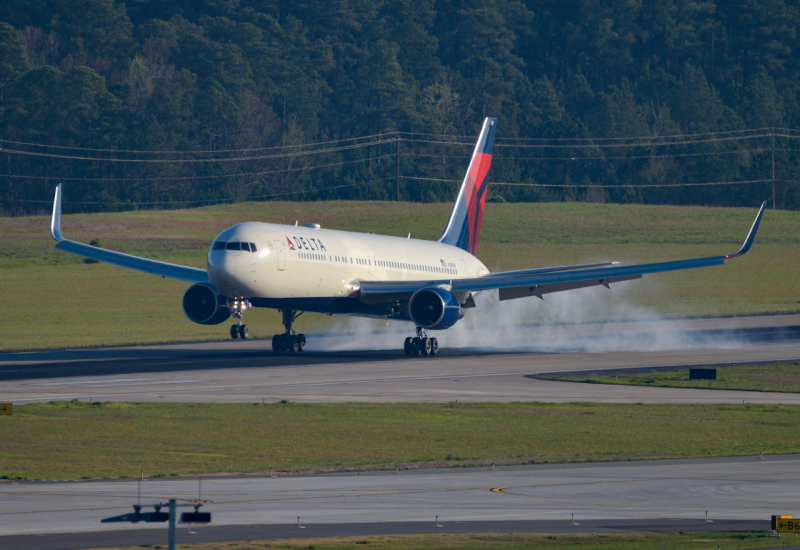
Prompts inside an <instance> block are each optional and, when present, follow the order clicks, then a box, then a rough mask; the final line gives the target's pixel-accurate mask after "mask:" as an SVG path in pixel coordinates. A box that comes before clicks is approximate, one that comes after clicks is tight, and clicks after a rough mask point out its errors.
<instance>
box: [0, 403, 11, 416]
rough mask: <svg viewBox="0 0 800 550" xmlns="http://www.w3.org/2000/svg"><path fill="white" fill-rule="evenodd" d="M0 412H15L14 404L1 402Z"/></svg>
mask: <svg viewBox="0 0 800 550" xmlns="http://www.w3.org/2000/svg"><path fill="white" fill-rule="evenodd" d="M0 414H14V404H13V403H0Z"/></svg>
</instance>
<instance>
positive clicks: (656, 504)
mask: <svg viewBox="0 0 800 550" xmlns="http://www.w3.org/2000/svg"><path fill="white" fill-rule="evenodd" d="M798 483H800V456H797V455H787V456H774V457H765V458H764V459H759V458H758V457H742V458H728V459H725V458H720V459H693V460H663V461H642V462H616V463H602V464H572V465H539V466H516V467H503V468H497V469H496V470H492V469H491V468H471V469H445V470H422V471H420V470H414V471H401V472H400V473H399V474H395V473H394V472H371V473H361V474H336V475H314V476H286V477H275V478H270V477H245V478H242V477H235V478H231V477H228V478H206V479H204V480H203V481H202V498H203V499H205V500H209V501H211V502H210V503H209V504H207V505H206V506H204V508H203V510H204V511H208V512H211V514H212V525H213V526H215V528H222V527H223V526H234V525H241V526H245V525H246V526H250V527H248V528H247V530H245V529H244V528H242V529H240V530H239V531H238V534H236V533H237V532H236V531H235V530H228V533H229V534H228V535H227V536H231V533H233V534H234V536H233V537H232V538H229V539H226V540H237V539H238V540H242V538H245V539H247V538H255V537H253V536H251V535H254V534H255V532H256V531H255V529H260V531H259V532H260V533H262V536H264V534H266V535H269V534H270V533H271V534H272V536H267V538H276V537H277V533H283V535H282V536H292V533H291V532H288V533H287V531H289V529H290V526H295V527H294V529H296V525H297V520H298V517H299V518H300V523H301V525H302V526H303V527H304V528H305V529H304V531H303V532H302V535H301V536H306V537H313V536H326V534H329V533H331V532H335V533H338V534H340V535H341V534H348V533H349V534H359V533H373V534H381V533H383V534H386V533H392V532H406V533H419V532H423V533H424V532H464V530H465V529H468V530H469V531H468V532H470V531H472V532H474V531H479V532H487V531H489V532H491V531H504V530H508V529H511V530H513V531H516V532H530V531H537V530H538V531H540V532H541V531H545V532H576V531H577V532H580V531H584V532H585V531H587V530H588V531H591V532H598V531H601V532H602V531H605V532H614V531H616V532H631V531H659V530H662V531H663V530H672V531H706V530H736V529H759V530H767V529H768V528H769V527H768V526H769V524H768V521H769V518H770V516H771V515H772V514H781V513H797V509H796V507H797V499H796V490H795V488H796V487H797V485H798ZM137 484H138V482H137V481H93V482H21V483H19V484H15V485H11V484H4V485H0V494H2V498H1V499H0V517H1V518H2V520H0V535H2V536H11V535H23V534H35V535H43V534H48V533H90V532H95V531H120V530H125V531H130V530H141V531H142V534H141V537H142V538H140V539H138V542H137V538H136V536H134V535H132V534H130V533H128V534H122V535H120V539H115V540H124V541H129V542H130V541H134V542H135V543H136V544H141V543H142V542H144V541H145V540H148V541H152V540H153V536H160V537H161V538H163V537H164V535H165V531H164V530H163V529H162V530H161V534H160V535H159V533H158V532H155V533H153V532H152V531H153V528H154V527H156V526H154V525H153V524H130V523H106V524H102V523H100V520H101V519H102V518H105V517H110V516H116V515H120V514H125V513H129V512H131V511H132V508H131V506H132V505H133V504H135V503H136V499H137ZM198 489H199V487H198V481H197V480H195V479H175V480H169V479H166V480H148V481H145V482H144V483H142V489H141V490H142V497H141V498H142V503H143V504H150V503H155V502H164V501H166V500H167V499H169V498H176V499H179V501H180V502H182V503H186V502H188V501H189V500H191V499H196V498H198V496H199V494H198ZM706 511H708V519H709V520H711V522H710V523H707V522H706V521H705V519H706V516H705V514H706ZM572 514H574V518H575V522H576V523H577V525H573V524H572V523H571V521H572ZM437 515H438V516H439V521H440V523H441V524H442V525H443V526H444V527H442V528H439V529H437V528H436V527H435V518H436V516H437ZM462 522H466V523H462ZM753 522H756V523H753ZM715 523H719V525H715ZM269 526H272V527H271V528H270V527H269ZM365 526H366V527H365ZM205 529H211V528H210V527H209V528H205V527H197V528H195V529H194V530H195V531H203V530H205ZM251 529H254V531H252V532H251V531H250V530H251ZM183 531H186V528H185V527H184V529H183ZM209 532H210V533H213V531H209ZM93 536H94V535H90V534H85V535H80V536H78V535H76V536H75V537H72V538H71V539H70V540H72V539H73V538H74V539H77V540H78V543H80V544H82V545H83V546H76V547H91V546H92V544H91V543H92V540H93ZM103 536H106V535H99V536H98V537H100V538H102V537H103ZM294 536H298V535H294ZM107 539H108V537H107V536H106V539H104V540H107ZM11 540H12V539H10V538H0V546H2V547H3V548H11V547H12V546H9V545H7V544H4V541H6V542H9V541H11ZM13 540H17V541H21V540H28V541H34V540H39V541H41V540H44V539H42V538H37V539H33V538H28V537H24V539H23V538H18V539H13ZM60 540H61V539H60ZM181 540H183V541H192V542H197V541H198V540H197V539H194V538H192V537H191V536H189V535H188V534H187V535H186V536H183V537H182V539H181ZM156 543H161V544H163V540H162V541H160V542H159V541H156ZM76 544H77V543H76ZM118 544H121V542H116V543H115V545H118ZM26 548H31V546H26Z"/></svg>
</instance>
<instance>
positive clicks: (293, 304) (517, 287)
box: [50, 118, 767, 356]
mask: <svg viewBox="0 0 800 550" xmlns="http://www.w3.org/2000/svg"><path fill="white" fill-rule="evenodd" d="M496 129H497V119H496V118H486V119H485V120H484V123H483V127H482V128H481V132H480V135H479V137H478V141H477V143H476V144H475V149H474V152H473V154H472V159H471V161H470V164H469V167H468V169H467V173H466V175H465V176H464V180H463V183H462V185H461V189H460V190H459V193H458V197H457V199H456V202H455V205H454V207H453V210H452V212H451V214H450V218H449V220H448V222H447V226H446V227H445V230H444V232H443V233H442V236H441V237H439V239H437V240H435V241H425V240H420V239H412V238H411V234H410V233H409V235H408V237H407V238H402V237H391V236H382V235H373V234H365V233H354V232H348V231H338V230H334V229H326V228H322V227H320V226H319V225H318V224H314V223H308V224H306V225H305V226H303V227H299V226H298V225H297V223H295V225H294V226H291V225H280V224H272V223H259V222H245V223H240V224H237V225H234V226H232V227H229V228H228V229H226V230H224V231H223V232H222V233H220V234H219V235H217V237H216V238H215V239H214V241H213V242H212V244H211V246H210V249H209V252H208V261H207V266H206V269H197V268H193V267H187V266H182V265H175V264H169V263H165V262H160V261H156V260H150V259H147V258H141V257H137V256H131V255H128V254H123V253H120V252H114V251H111V250H106V249H102V248H97V247H94V246H90V245H86V244H82V243H78V242H75V241H71V240H68V239H65V238H64V236H63V235H62V233H61V194H62V190H61V184H58V186H57V187H56V192H55V199H54V202H53V217H52V221H51V225H50V234H51V236H52V237H53V239H55V240H56V241H58V243H57V244H56V245H55V248H57V249H58V250H63V251H65V252H70V253H73V254H78V255H81V256H85V257H87V258H93V259H95V260H99V261H103V262H108V263H111V264H115V265H118V266H121V267H126V268H129V269H136V270H139V271H143V272H145V273H151V274H154V275H161V276H162V277H170V278H173V279H180V280H183V281H187V282H190V283H194V284H193V285H192V286H190V287H189V288H188V289H187V290H186V292H185V294H184V296H183V311H184V313H185V314H186V317H188V318H189V319H190V320H191V321H193V322H195V323H198V324H201V325H217V324H221V323H224V322H225V321H227V320H228V319H229V318H230V317H231V316H233V317H234V318H235V319H236V321H237V323H236V324H234V325H232V326H231V327H230V336H231V338H234V339H236V338H241V339H246V338H247V337H248V328H247V325H245V324H243V323H242V318H243V315H244V312H245V311H247V310H250V309H252V308H253V307H261V308H273V309H277V310H278V311H280V312H281V313H282V317H283V318H282V324H283V326H284V332H283V333H281V334H276V335H275V336H273V338H272V349H273V351H274V352H275V353H282V352H289V353H301V352H303V351H304V350H305V346H306V337H305V335H304V334H297V333H296V332H295V331H294V330H293V329H292V325H293V324H294V321H295V320H296V319H297V318H298V317H299V316H300V315H301V314H302V313H304V312H316V313H323V314H330V315H353V316H362V317H373V318H385V319H386V320H387V321H388V320H389V319H393V320H399V321H407V322H411V323H413V325H414V326H415V327H416V336H413V337H411V336H409V337H407V338H406V339H405V342H404V345H403V349H404V351H405V353H406V354H407V355H410V356H420V355H422V356H435V355H436V354H437V353H438V351H439V343H438V341H437V339H436V338H435V337H429V336H428V335H427V332H426V331H429V330H430V331H436V330H444V329H447V328H450V327H452V326H453V325H455V324H456V323H457V322H458V321H459V320H460V319H461V318H463V317H464V314H465V310H468V309H470V308H474V307H475V300H474V297H475V296H476V295H477V294H478V293H480V292H483V291H488V290H498V291H499V298H500V300H513V299H517V298H524V297H529V296H536V297H538V298H540V299H544V295H545V294H549V293H553V292H564V291H568V290H574V289H578V288H584V287H590V286H599V285H602V286H605V287H606V288H611V287H610V285H611V284H612V283H617V282H620V281H628V280H632V279H639V278H641V277H642V276H643V275H649V274H651V273H660V272H666V271H677V270H682V269H693V268H699V267H707V266H715V265H722V264H724V263H725V260H729V259H733V258H737V257H739V256H742V255H743V254H745V253H746V252H747V251H748V250H749V249H750V247H751V246H752V244H753V240H754V239H755V236H756V231H757V230H758V226H759V223H760V222H761V217H762V215H763V214H764V207H765V206H766V204H767V203H766V201H765V202H764V203H762V205H761V208H760V209H759V211H758V215H757V216H756V218H755V221H754V222H753V225H752V226H751V228H750V231H749V233H748V234H747V237H746V239H745V241H744V243H743V244H742V246H741V248H740V249H739V250H738V251H736V252H734V253H733V254H727V255H722V256H712V257H708V258H694V259H688V260H676V261H668V262H659V263H649V264H640V265H627V266H621V265H619V262H599V263H589V264H579V265H563V266H554V267H543V268H535V269H523V270H517V271H504V272H495V273H491V272H490V271H489V269H487V268H486V266H485V265H484V264H483V263H482V262H481V261H480V260H479V259H478V258H477V257H475V253H476V251H477V247H478V242H479V238H480V231H481V221H482V219H483V209H484V202H485V200H486V190H487V185H488V179H487V174H488V172H489V168H490V166H491V162H492V149H493V146H494V139H495V132H496Z"/></svg>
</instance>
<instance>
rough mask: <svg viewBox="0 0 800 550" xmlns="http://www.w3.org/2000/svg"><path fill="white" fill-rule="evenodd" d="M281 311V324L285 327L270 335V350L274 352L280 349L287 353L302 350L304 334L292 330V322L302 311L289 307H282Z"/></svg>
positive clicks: (304, 347) (304, 345) (304, 339)
mask: <svg viewBox="0 0 800 550" xmlns="http://www.w3.org/2000/svg"><path fill="white" fill-rule="evenodd" d="M281 313H282V314H283V326H284V327H285V328H286V332H284V333H283V334H276V335H275V336H273V337H272V351H274V352H275V353H281V352H282V351H288V352H289V353H302V352H304V351H305V349H306V335H305V334H295V333H294V331H293V330H292V323H294V321H295V319H297V318H298V317H300V316H301V315H302V314H303V312H302V311H301V312H300V313H298V312H296V311H292V310H290V309H282V310H281Z"/></svg>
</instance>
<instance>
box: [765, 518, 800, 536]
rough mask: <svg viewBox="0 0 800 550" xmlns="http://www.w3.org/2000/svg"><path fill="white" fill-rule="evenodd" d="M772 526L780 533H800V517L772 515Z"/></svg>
mask: <svg viewBox="0 0 800 550" xmlns="http://www.w3.org/2000/svg"><path fill="white" fill-rule="evenodd" d="M772 528H773V529H774V530H775V531H777V532H778V533H800V519H794V518H793V517H792V516H772Z"/></svg>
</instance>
